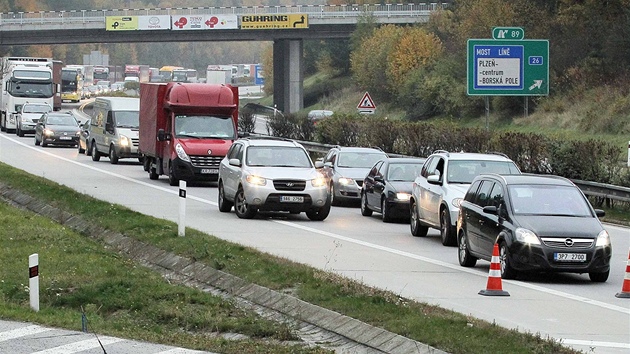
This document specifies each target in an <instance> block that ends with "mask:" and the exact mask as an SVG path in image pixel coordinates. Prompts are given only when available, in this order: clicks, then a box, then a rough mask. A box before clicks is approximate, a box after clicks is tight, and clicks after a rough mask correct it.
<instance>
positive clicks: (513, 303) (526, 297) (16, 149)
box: [0, 133, 630, 353]
mask: <svg viewBox="0 0 630 354" xmlns="http://www.w3.org/2000/svg"><path fill="white" fill-rule="evenodd" d="M0 161H1V162H3V163H6V164H8V165H11V166H14V167H16V168H19V169H22V170H24V171H27V172H29V173H31V174H34V175H37V176H42V177H45V178H47V179H50V180H52V181H55V182H57V183H60V184H63V185H65V186H68V187H70V188H72V189H75V190H77V191H79V192H81V193H85V194H87V195H90V196H93V197H96V198H99V199H102V200H106V201H109V202H112V203H117V204H121V205H125V206H127V207H129V208H131V209H133V210H136V211H138V212H142V213H145V214H148V215H153V216H155V217H158V218H164V219H168V220H171V221H174V222H177V220H178V208H179V203H178V188H177V187H171V186H169V185H168V181H167V179H166V178H165V177H161V178H160V179H159V180H150V179H149V177H148V174H147V173H146V172H145V171H144V170H143V169H142V166H141V165H140V164H139V163H138V162H137V160H134V159H127V160H125V159H122V160H120V162H119V164H118V165H112V164H110V163H109V160H108V159H107V158H102V159H101V161H99V162H94V161H92V160H91V158H90V157H88V156H85V155H80V154H78V152H77V149H76V148H63V147H46V148H42V147H39V146H35V145H34V143H33V136H32V135H28V136H26V137H23V138H18V137H17V136H16V135H14V134H7V133H0ZM216 201H217V188H216V186H215V185H195V184H189V185H188V191H187V209H186V223H187V226H188V227H192V228H195V229H198V230H202V231H204V232H206V233H209V234H213V235H216V236H217V237H219V238H222V239H225V240H228V241H231V242H236V243H239V244H243V245H247V246H251V247H254V248H257V249H259V250H261V251H264V252H268V253H271V254H274V255H278V256H281V257H285V258H287V259H290V260H293V261H296V262H300V263H304V264H308V265H311V266H313V267H317V268H320V269H325V270H328V271H331V272H335V273H338V274H340V275H344V276H346V277H349V278H353V279H355V280H357V281H360V282H361V283H363V284H366V285H370V286H374V287H378V288H382V289H387V290H390V291H392V292H394V293H396V294H399V295H400V296H402V297H406V298H410V299H413V300H416V301H421V302H427V303H431V304H436V305H439V306H442V307H444V308H447V309H452V310H455V311H458V312H460V313H463V314H468V315H471V316H474V317H477V318H481V319H484V320H487V321H489V322H495V323H497V324H498V325H501V326H504V327H507V328H515V329H518V330H519V331H525V332H530V333H534V334H540V336H541V337H543V338H547V337H552V338H554V339H556V340H562V341H563V343H565V344H566V345H569V346H572V347H574V348H576V349H579V350H584V351H585V352H594V353H627V352H628V351H629V350H630V301H629V300H628V299H620V298H617V297H615V294H616V293H618V292H619V291H620V290H621V287H622V282H623V278H624V274H625V267H626V263H627V261H628V259H627V257H628V250H629V249H630V229H628V228H622V227H618V226H613V225H606V229H607V230H608V231H609V233H610V235H611V240H612V245H613V257H612V265H611V272H610V277H609V279H608V281H607V282H606V283H592V282H590V280H589V279H588V275H586V274H582V275H579V274H555V275H532V276H527V277H526V278H525V279H524V280H516V281H513V280H503V290H506V291H508V292H509V293H510V296H509V297H486V296H480V295H478V292H479V290H482V289H484V288H485V286H486V281H487V277H488V270H489V263H488V262H484V261H480V262H478V264H477V266H476V267H474V268H463V267H460V266H459V263H458V261H457V249H456V248H454V247H444V246H442V244H441V242H440V237H439V234H438V231H437V230H430V231H429V236H428V237H426V238H415V237H413V236H411V233H410V231H409V225H408V224H407V223H391V224H390V223H383V222H382V221H381V220H380V215H379V214H375V215H374V216H372V217H363V216H361V213H360V211H359V208H358V207H355V206H345V207H333V210H332V211H331V213H330V216H329V217H328V218H327V219H326V220H325V221H323V222H313V221H309V220H308V219H307V218H306V216H305V215H304V214H301V215H288V216H287V215H283V216H275V217H270V216H258V217H257V218H255V219H253V220H240V219H238V218H237V217H236V215H235V214H234V212H231V213H220V212H219V211H218V207H217V203H216Z"/></svg>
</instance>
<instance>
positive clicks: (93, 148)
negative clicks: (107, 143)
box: [90, 141, 101, 161]
mask: <svg viewBox="0 0 630 354" xmlns="http://www.w3.org/2000/svg"><path fill="white" fill-rule="evenodd" d="M90 145H91V146H90V148H91V149H90V150H91V151H92V161H98V160H100V159H101V155H100V154H99V153H98V150H97V149H96V142H95V141H93V142H92V144H90Z"/></svg>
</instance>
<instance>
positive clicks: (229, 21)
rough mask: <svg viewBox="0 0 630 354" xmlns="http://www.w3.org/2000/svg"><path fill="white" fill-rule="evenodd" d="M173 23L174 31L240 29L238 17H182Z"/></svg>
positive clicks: (175, 18)
mask: <svg viewBox="0 0 630 354" xmlns="http://www.w3.org/2000/svg"><path fill="white" fill-rule="evenodd" d="M171 23H172V29H173V30H204V29H238V17H237V16H236V15H181V16H173V17H172V19H171Z"/></svg>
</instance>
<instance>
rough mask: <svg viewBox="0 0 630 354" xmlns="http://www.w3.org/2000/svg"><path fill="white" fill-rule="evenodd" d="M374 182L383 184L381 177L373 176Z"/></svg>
mask: <svg viewBox="0 0 630 354" xmlns="http://www.w3.org/2000/svg"><path fill="white" fill-rule="evenodd" d="M374 180H375V181H376V182H383V176H374Z"/></svg>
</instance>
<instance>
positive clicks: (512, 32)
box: [492, 27, 525, 40]
mask: <svg viewBox="0 0 630 354" xmlns="http://www.w3.org/2000/svg"><path fill="white" fill-rule="evenodd" d="M492 38H494V39H506V40H507V39H513V40H521V39H523V38H525V30H524V29H522V28H521V27H494V28H493V29H492Z"/></svg>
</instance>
